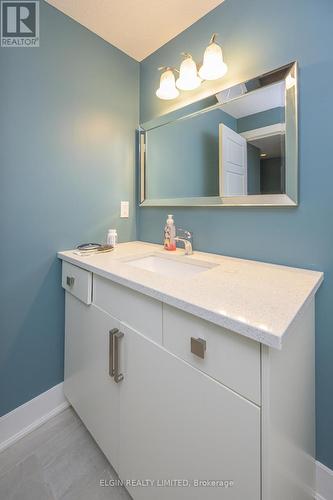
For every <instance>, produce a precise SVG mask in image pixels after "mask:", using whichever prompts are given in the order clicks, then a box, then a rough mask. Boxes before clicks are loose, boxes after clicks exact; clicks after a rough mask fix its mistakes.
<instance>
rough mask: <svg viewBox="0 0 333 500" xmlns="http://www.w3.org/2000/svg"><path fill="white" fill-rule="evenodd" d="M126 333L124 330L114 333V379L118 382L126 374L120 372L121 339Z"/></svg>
mask: <svg viewBox="0 0 333 500" xmlns="http://www.w3.org/2000/svg"><path fill="white" fill-rule="evenodd" d="M123 336H124V334H123V333H122V332H119V331H118V333H116V334H115V335H114V337H113V338H114V377H113V378H114V381H115V382H116V383H117V384H118V382H121V381H122V380H123V379H124V375H123V374H122V373H119V339H121V337H123Z"/></svg>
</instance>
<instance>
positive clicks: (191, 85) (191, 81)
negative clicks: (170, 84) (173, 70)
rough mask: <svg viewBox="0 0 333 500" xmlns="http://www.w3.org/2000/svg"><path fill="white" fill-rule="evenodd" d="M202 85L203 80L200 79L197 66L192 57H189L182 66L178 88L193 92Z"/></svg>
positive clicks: (177, 82)
mask: <svg viewBox="0 0 333 500" xmlns="http://www.w3.org/2000/svg"><path fill="white" fill-rule="evenodd" d="M200 84H201V78H199V77H198V71H197V65H196V64H195V61H193V59H192V56H190V55H188V56H186V58H185V59H184V61H183V62H182V63H181V65H180V69H179V78H178V79H177V81H176V86H177V87H178V88H179V89H180V90H193V89H196V88H198V87H199V86H200Z"/></svg>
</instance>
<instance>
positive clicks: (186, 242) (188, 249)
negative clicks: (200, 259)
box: [175, 236, 193, 255]
mask: <svg viewBox="0 0 333 500" xmlns="http://www.w3.org/2000/svg"><path fill="white" fill-rule="evenodd" d="M175 241H179V242H182V243H184V249H185V255H192V254H193V249H192V243H191V242H190V241H189V240H186V239H185V238H179V237H178V236H176V237H175Z"/></svg>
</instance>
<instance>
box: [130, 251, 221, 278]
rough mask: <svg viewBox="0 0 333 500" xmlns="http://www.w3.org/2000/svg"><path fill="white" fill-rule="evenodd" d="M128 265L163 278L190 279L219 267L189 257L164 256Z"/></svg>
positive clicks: (140, 258) (146, 257) (140, 260)
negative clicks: (177, 277) (176, 276)
mask: <svg viewBox="0 0 333 500" xmlns="http://www.w3.org/2000/svg"><path fill="white" fill-rule="evenodd" d="M126 264H129V265H131V266H134V267H137V268H139V269H145V270H146V271H151V272H153V273H157V274H161V275H163V276H172V275H173V276H175V275H178V276H179V277H180V278H188V277H190V276H194V275H196V274H199V273H202V272H204V271H207V270H208V269H212V268H213V267H216V266H217V264H213V263H211V262H206V261H200V260H194V259H189V258H188V257H187V256H182V257H179V256H174V257H171V256H170V257H169V256H163V255H145V256H143V257H139V258H135V259H132V260H127V261H126Z"/></svg>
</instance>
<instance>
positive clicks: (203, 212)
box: [138, 0, 333, 467]
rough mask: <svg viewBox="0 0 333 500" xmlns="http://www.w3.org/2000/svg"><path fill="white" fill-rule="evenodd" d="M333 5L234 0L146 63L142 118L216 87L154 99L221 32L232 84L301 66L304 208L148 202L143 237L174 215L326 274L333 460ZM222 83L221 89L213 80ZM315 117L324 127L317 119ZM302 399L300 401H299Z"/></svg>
mask: <svg viewBox="0 0 333 500" xmlns="http://www.w3.org/2000/svg"><path fill="white" fill-rule="evenodd" d="M332 23H333V2H332V1H331V0H318V1H317V2H313V0H293V1H292V2H291V1H290V0H280V1H279V2H275V1H273V0H270V1H267V0H252V1H251V2H249V1H248V0H226V1H225V2H224V3H223V4H222V5H221V6H219V7H217V8H216V9H215V10H214V11H212V12H211V13H209V14H208V15H207V16H205V17H204V18H202V19H201V20H199V21H198V22H197V23H195V24H194V25H192V26H191V27H190V28H189V29H188V30H186V31H185V32H183V33H182V34H180V35H179V36H177V37H176V38H174V39H173V40H171V41H170V42H169V43H167V44H166V45H164V46H163V47H162V48H161V49H159V50H158V51H157V52H155V53H154V54H152V55H151V56H150V57H148V58H147V59H145V60H144V61H143V62H142V64H141V70H140V74H141V78H140V82H141V85H140V89H141V97H140V100H141V103H140V104H141V121H147V120H150V119H153V118H154V117H156V116H158V115H161V114H163V113H166V112H169V111H171V110H172V109H175V108H177V107H179V106H182V105H183V104H189V103H190V102H191V101H193V100H195V99H196V98H199V97H202V96H203V92H204V91H206V90H208V89H210V90H213V89H214V88H215V89H216V84H214V83H213V84H212V83H211V84H208V83H207V82H206V83H205V84H204V85H203V87H202V90H201V91H193V92H187V93H183V94H182V96H181V97H179V98H178V99H176V100H175V101H171V102H166V101H161V100H160V99H157V98H156V97H155V90H156V88H157V87H158V78H159V73H158V71H157V67H158V66H160V65H161V64H168V65H170V66H178V65H179V63H180V60H181V56H180V53H181V52H183V51H189V52H191V54H192V55H193V57H194V58H195V59H196V60H197V61H200V59H201V58H202V54H203V50H204V48H205V46H206V45H207V43H208V41H209V38H210V36H211V34H212V33H213V32H217V33H219V34H220V37H219V40H220V42H221V43H222V44H223V47H224V56H225V59H226V62H227V64H228V65H229V72H228V74H227V76H226V78H225V79H224V82H225V84H226V85H228V84H232V83H236V82H237V81H244V80H247V79H248V78H251V77H254V76H256V75H259V74H261V73H263V72H266V71H269V70H271V69H274V68H275V67H278V66H282V65H284V64H286V63H289V62H290V61H293V60H296V59H297V60H298V61H299V66H300V74H299V77H300V89H299V97H300V131H299V133H300V144H299V145H300V150H299V151H300V205H299V207H298V208H173V209H170V208H168V209H167V208H149V207H146V208H140V209H139V216H138V224H139V236H140V239H141V240H147V241H153V242H160V240H161V230H162V227H163V224H164V221H165V216H166V214H167V213H169V212H171V213H174V214H175V220H176V223H177V224H178V225H179V226H181V227H184V228H188V229H191V230H193V232H194V248H195V249H197V250H204V251H208V252H217V253H223V254H226V255H232V256H238V257H244V258H250V259H259V260H263V261H269V262H275V263H281V264H287V265H291V266H298V267H305V268H309V269H318V270H321V271H324V272H325V282H324V284H323V285H322V287H321V289H320V291H319V293H318V296H317V299H318V300H317V309H316V312H317V337H316V339H317V354H316V355H317V381H316V383H317V457H318V459H319V460H320V461H321V462H323V463H325V464H326V465H328V466H330V467H333V431H332V426H333V397H332V394H333V361H332V352H333V315H332V304H333V225H332V217H333V208H332V199H333V195H332V193H333V187H332V186H333V165H332V153H331V148H332V123H331V116H330V113H328V112H327V110H329V109H332V108H333V93H332V88H333V51H332V41H333V38H332ZM214 86H215V87H214ZM314 124H316V126H314ZM295 404H297V400H295Z"/></svg>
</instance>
